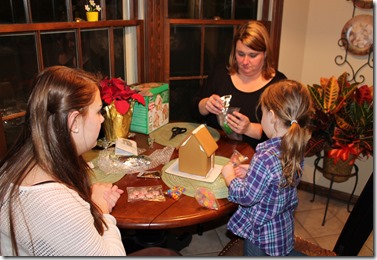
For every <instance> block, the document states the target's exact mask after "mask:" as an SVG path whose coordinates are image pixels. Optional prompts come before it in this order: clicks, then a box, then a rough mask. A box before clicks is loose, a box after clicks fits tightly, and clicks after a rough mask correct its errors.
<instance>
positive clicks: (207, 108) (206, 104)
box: [200, 94, 223, 115]
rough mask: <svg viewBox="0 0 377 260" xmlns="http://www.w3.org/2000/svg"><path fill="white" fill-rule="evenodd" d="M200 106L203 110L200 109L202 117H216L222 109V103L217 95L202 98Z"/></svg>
mask: <svg viewBox="0 0 377 260" xmlns="http://www.w3.org/2000/svg"><path fill="white" fill-rule="evenodd" d="M200 106H202V107H203V108H204V110H203V109H201V111H200V112H201V114H202V115H208V114H209V113H212V114H215V115H218V114H220V113H221V111H222V109H223V101H222V100H221V98H220V96H219V95H216V94H213V95H211V96H210V97H208V98H203V99H202V100H201V102H200Z"/></svg>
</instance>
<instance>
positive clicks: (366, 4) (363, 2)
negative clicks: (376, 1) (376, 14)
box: [352, 0, 373, 9]
mask: <svg viewBox="0 0 377 260" xmlns="http://www.w3.org/2000/svg"><path fill="white" fill-rule="evenodd" d="M352 2H353V3H354V4H355V6H357V7H359V8H362V9H372V8H373V0H352Z"/></svg>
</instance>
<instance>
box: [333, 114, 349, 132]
mask: <svg viewBox="0 0 377 260" xmlns="http://www.w3.org/2000/svg"><path fill="white" fill-rule="evenodd" d="M335 120H336V124H337V125H338V127H339V128H341V129H343V130H345V131H350V130H352V128H354V126H353V125H352V122H349V121H347V120H346V119H345V118H343V117H341V116H339V115H335Z"/></svg>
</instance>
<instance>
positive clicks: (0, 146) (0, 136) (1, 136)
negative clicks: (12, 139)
mask: <svg viewBox="0 0 377 260" xmlns="http://www.w3.org/2000/svg"><path fill="white" fill-rule="evenodd" d="M0 119H1V120H0V160H1V159H2V158H3V157H4V156H5V154H6V152H7V143H6V139H5V131H4V122H3V119H2V115H1V113H0Z"/></svg>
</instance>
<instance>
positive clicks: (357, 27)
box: [341, 14, 373, 55]
mask: <svg viewBox="0 0 377 260" xmlns="http://www.w3.org/2000/svg"><path fill="white" fill-rule="evenodd" d="M341 38H342V39H344V41H347V42H344V44H343V46H344V47H347V45H348V51H349V52H351V53H353V54H355V55H366V54H368V53H369V50H370V47H371V46H372V45H373V17H372V16H371V15H368V14H363V15H357V16H355V17H353V18H352V19H350V20H349V21H348V22H347V23H346V24H345V25H344V27H343V30H342V33H341Z"/></svg>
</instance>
